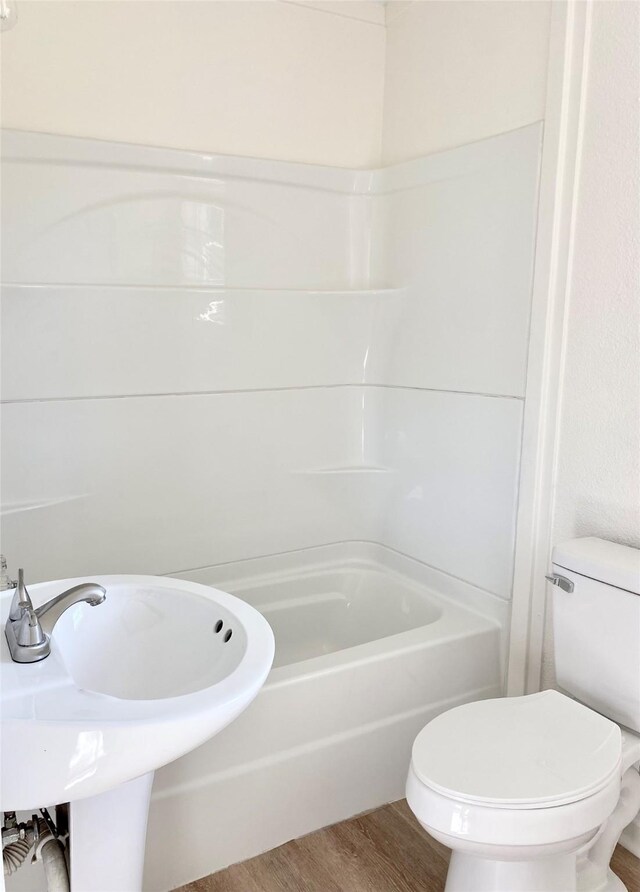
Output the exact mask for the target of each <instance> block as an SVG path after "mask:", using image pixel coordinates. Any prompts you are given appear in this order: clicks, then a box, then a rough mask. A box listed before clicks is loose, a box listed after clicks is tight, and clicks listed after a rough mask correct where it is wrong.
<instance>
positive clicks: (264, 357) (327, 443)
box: [2, 124, 541, 890]
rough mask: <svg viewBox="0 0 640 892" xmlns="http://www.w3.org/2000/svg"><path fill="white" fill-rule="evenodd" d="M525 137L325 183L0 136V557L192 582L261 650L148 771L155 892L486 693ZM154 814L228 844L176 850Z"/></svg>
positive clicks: (305, 812)
mask: <svg viewBox="0 0 640 892" xmlns="http://www.w3.org/2000/svg"><path fill="white" fill-rule="evenodd" d="M540 139H541V126H540V125H537V124H536V125H532V126H529V127H525V128H523V129H520V130H517V131H513V132H511V133H507V134H504V135H502V136H498V137H493V138H491V139H487V140H483V141H482V142H479V143H474V144H472V145H468V146H463V147H460V148H456V149H452V150H450V151H447V152H441V153H438V154H436V155H432V156H429V157H427V158H422V159H418V160H415V161H410V162H406V163H403V164H399V165H396V166H394V167H389V168H385V169H382V170H376V171H348V170H338V169H332V168H323V167H315V166H308V165H300V164H289V163H284V162H271V161H261V160H256V159H247V158H235V157H222V156H204V155H198V154H192V153H187V152H178V151H173V150H162V149H153V148H146V147H140V146H129V145H120V144H110V143H104V142H97V141H91V140H80V139H72V138H65V137H53V136H46V135H42V134H29V133H20V132H17V131H14V132H11V131H5V133H4V134H3V164H4V165H5V167H4V171H5V173H4V178H3V244H2V251H3V256H2V276H3V282H4V285H3V299H2V316H3V319H2V321H3V325H2V332H3V334H2V336H3V344H2V363H3V366H2V379H3V400H4V405H3V426H2V427H3V444H2V453H3V467H2V472H3V481H2V496H3V506H2V508H3V546H4V550H5V552H6V553H7V554H8V555H9V557H10V559H11V563H12V565H13V566H18V565H23V564H24V565H25V566H26V567H28V569H29V576H30V578H31V579H32V580H34V581H38V580H44V579H52V578H65V577H69V576H76V575H77V576H81V575H84V574H92V575H96V574H101V573H105V574H106V573H165V574H172V575H176V576H183V577H186V578H192V579H198V580H199V581H205V582H208V583H210V584H214V585H217V586H219V587H221V588H227V589H228V590H230V591H237V592H238V593H239V594H240V595H241V596H243V597H246V598H247V600H250V601H252V603H256V605H257V606H259V607H261V608H262V609H264V610H265V613H266V614H267V615H270V616H271V619H272V621H273V624H274V627H275V629H276V637H277V638H278V635H279V636H280V641H281V642H282V646H281V647H280V657H281V658H280V661H279V665H278V666H277V667H276V668H274V670H273V674H272V678H271V680H270V682H268V683H267V686H266V688H265V691H264V692H263V693H262V694H261V695H260V696H259V698H258V700H257V701H256V703H255V704H254V706H253V707H252V708H251V709H250V710H249V711H248V712H247V714H246V716H245V717H243V719H242V722H241V723H240V722H238V723H237V724H236V725H234V726H233V727H231V728H229V729H227V730H226V731H225V732H223V734H221V735H220V736H219V737H218V738H216V741H212V742H211V743H210V744H208V745H207V746H206V747H204V748H203V749H202V750H201V751H198V752H197V753H194V754H192V755H191V756H189V757H186V758H185V759H182V760H180V761H179V762H177V763H175V764H174V765H172V766H170V767H168V768H167V769H163V771H161V772H159V775H158V778H157V784H156V794H155V799H154V805H153V806H152V811H151V817H150V822H151V823H150V837H149V847H148V870H147V877H148V878H147V883H148V887H149V888H152V889H154V890H158V889H161V888H169V887H170V885H172V884H173V885H177V884H178V882H183V881H186V880H188V879H192V878H194V876H196V875H202V874H204V873H209V872H210V871H211V870H213V869H216V868H218V867H222V866H223V865H224V864H225V863H229V862H230V861H233V860H237V859H238V858H239V857H247V856H248V855H250V854H256V853H257V851H259V850H260V849H261V848H266V847H268V846H270V845H274V844H277V843H278V842H284V841H285V839H288V838H290V836H292V835H299V833H301V832H307V831H308V830H312V829H314V828H315V826H319V823H318V822H322V823H327V822H329V821H330V820H338V819H340V818H343V817H347V816H348V815H349V814H352V813H353V812H354V811H357V810H361V809H362V808H367V807H373V806H375V805H377V804H381V802H383V801H386V800H387V799H392V798H397V797H399V796H400V795H401V794H402V789H401V783H402V778H403V774H404V770H405V769H406V764H407V761H408V752H409V747H410V743H411V741H412V739H413V736H415V732H416V729H417V728H418V727H421V725H422V724H424V721H425V716H427V717H428V716H429V715H433V714H436V713H437V712H438V711H441V710H442V709H444V708H447V707H448V706H450V705H453V704H454V703H457V702H464V701H465V700H469V699H477V698H478V697H482V696H492V695H495V694H498V693H499V692H500V690H501V683H502V669H501V664H500V653H501V649H502V650H503V649H504V643H505V630H506V628H507V626H508V615H509V599H510V596H511V583H512V570H513V551H514V536H515V517H516V508H517V495H518V477H519V461H520V441H521V426H522V415H523V399H524V388H525V378H526V367H527V348H528V327H529V312H530V295H531V278H532V266H533V248H534V235H535V219H536V205H537V183H538V168H539V155H540ZM269 611H271V614H269ZM311 628H314V629H315V630H316V632H317V634H315V636H314V635H311V634H309V633H310V629H311ZM278 629H280V631H279V632H278ZM277 643H278V642H277ZM363 648H364V650H363ZM367 648H368V649H367ZM385 690H386V694H385ZM374 693H375V696H374ZM372 699H373V700H375V701H376V703H377V706H376V709H373V707H371V709H370V710H369V711H368V712H367V714H366V715H365V714H364V712H363V711H362V709H361V708H360V706H359V704H362V703H364V702H368V703H372ZM269 704H271V705H269ZM314 715H315V716H316V718H317V721H316V722H315V724H314V723H313V721H312V718H313V716H314ZM288 719H290V722H289V724H288ZM300 721H302V722H303V724H305V725H307V724H309V725H310V727H311V726H312V731H310V732H309V734H307V735H306V736H305V734H301V732H300V733H299V723H300ZM251 722H254V724H253V725H251ZM287 727H288V730H287ZM297 729H298V730H297ZM276 731H277V733H276ZM234 735H235V736H234ZM241 735H243V736H242V737H241ZM242 740H245V741H248V742H247V743H246V745H241V741H242ZM261 741H263V742H264V746H263V747H262V748H261V747H260V746H258V747H257V748H256V743H259V742H261ZM251 746H253V750H251ZM249 750H251V752H249ZM366 753H368V754H369V756H368V757H366V758H365V757H364V756H363V754H366ZM363 759H365V761H363ZM367 759H368V761H366V760H367ZM365 762H366V764H368V765H369V768H368V769H366V765H365ZM334 771H335V774H333V775H332V772H334ZM332 776H333V778H334V786H335V785H336V783H337V781H336V778H339V779H340V780H339V784H338V786H339V788H340V790H341V791H342V793H341V795H337V793H336V795H335V796H333V798H331V797H327V802H326V803H320V805H319V804H318V801H317V800H318V797H319V796H320V797H321V791H322V789H323V788H327V789H328V788H329V785H330V783H331V778H332ZM305 779H306V780H305ZM284 788H287V796H286V797H285V798H284V799H281V800H279V801H280V806H281V807H277V806H276V805H274V804H273V803H274V799H275V797H277V795H278V790H280V791H282V790H283V789H284ZM280 795H282V794H280ZM225 797H226V798H225ZM207 803H208V805H207ZM270 803H271V807H272V808H273V820H272V821H271V822H269V817H268V815H269V809H270ZM285 804H286V807H285ZM232 805H233V808H232ZM207 808H208V809H209V812H208V813H207ZM251 814H253V816H254V818H255V816H256V815H257V816H259V817H260V820H259V821H257V822H256V821H255V820H252V821H249V816H250V815H251ZM172 816H173V818H172ZM177 819H180V820H183V819H184V821H185V822H187V821H188V822H189V825H190V826H194V822H200V823H199V826H200V827H201V828H204V829H206V826H207V824H208V826H209V829H210V833H209V836H211V837H215V836H216V829H215V822H216V820H219V821H220V823H221V824H224V826H225V830H224V832H221V833H220V834H219V836H218V837H217V839H218V842H217V843H216V844H213V843H211V842H210V841H208V839H207V834H204V835H203V833H200V835H198V833H195V834H194V837H193V841H192V843H191V844H188V842H187V839H184V846H185V847H186V848H184V851H183V853H182V855H181V859H182V860H181V859H180V858H178V859H173V854H172V853H171V852H169V851H168V850H167V846H168V841H167V838H166V834H167V833H168V832H169V831H171V833H173V831H174V830H175V826H174V825H173V824H172V820H177ZM225 822H226V823H225ZM185 826H186V824H185ZM184 836H185V837H188V836H189V834H188V833H187V834H184ZM225 840H226V842H225ZM234 840H235V842H234ZM190 846H191V847H190ZM172 859H173V860H172ZM190 870H192V871H195V873H192V874H190V875H189V874H188V872H189V871H190ZM163 883H164V885H163Z"/></svg>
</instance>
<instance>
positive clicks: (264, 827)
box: [144, 542, 509, 892]
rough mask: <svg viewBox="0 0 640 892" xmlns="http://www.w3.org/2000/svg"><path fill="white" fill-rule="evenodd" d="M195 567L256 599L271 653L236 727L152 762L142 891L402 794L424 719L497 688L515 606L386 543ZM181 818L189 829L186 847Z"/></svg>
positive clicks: (159, 890)
mask: <svg viewBox="0 0 640 892" xmlns="http://www.w3.org/2000/svg"><path fill="white" fill-rule="evenodd" d="M180 575H181V576H183V575H185V574H184V573H182V572H181V573H180ZM186 575H187V576H188V578H189V579H192V580H194V581H197V582H201V583H205V584H206V583H208V584H211V585H215V586H217V587H219V588H222V589H224V590H227V591H231V592H233V593H234V594H236V595H238V596H239V597H241V598H242V599H243V600H246V601H247V602H248V603H250V604H251V605H252V606H253V607H255V608H256V609H257V610H259V611H260V612H261V613H262V614H263V615H264V616H265V617H266V618H267V619H268V621H269V624H270V625H271V627H272V629H273V631H274V634H275V639H276V658H275V661H274V667H273V669H272V670H271V672H270V674H269V677H268V679H267V681H266V683H265V685H264V687H263V688H262V690H261V691H260V693H259V695H258V696H257V698H256V699H255V701H254V702H253V703H252V704H251V706H250V707H249V709H247V711H246V712H245V713H244V714H243V715H241V716H240V717H239V718H238V719H237V721H236V722H235V723H234V724H233V725H232V726H230V727H229V728H226V729H225V730H224V731H222V733H221V734H219V735H218V736H217V737H216V738H214V739H213V740H211V741H209V742H208V743H206V744H204V745H203V746H201V747H199V748H198V749H196V750H194V751H193V752H191V753H190V754H189V755H187V756H186V757H184V758H182V759H180V760H178V761H176V762H174V763H172V764H171V765H168V766H166V767H165V768H163V769H161V771H159V772H158V773H157V775H156V782H155V785H154V793H153V797H152V802H151V808H150V813H149V833H148V844H147V859H146V867H145V884H144V888H145V889H146V890H148V892H164V890H169V889H172V888H176V887H179V886H181V885H183V884H185V883H187V882H189V881H192V880H195V879H197V878H198V877H202V876H205V875H207V874H209V873H213V872H214V871H216V870H219V869H221V868H223V867H225V866H227V865H229V864H232V863H235V862H238V861H242V860H245V859H247V858H250V857H253V856H254V855H257V854H259V853H260V852H263V851H266V850H267V849H271V848H274V847H275V846H278V845H280V844H282V843H284V842H286V841H287V840H289V839H293V838H296V837H299V836H302V835H304V834H306V833H310V832H312V831H314V830H317V829H319V828H320V827H324V826H327V825H328V824H332V823H335V822H337V821H340V820H343V819H345V818H348V817H351V816H353V815H354V814H357V813H359V812H363V811H366V810H368V809H372V808H375V807H377V806H379V805H382V804H384V803H386V802H390V801H392V800H394V799H399V798H401V797H402V796H403V795H404V785H405V781H406V772H407V766H408V764H409V759H410V753H411V746H412V743H413V740H414V739H415V737H416V735H417V733H418V731H420V730H421V728H422V727H423V726H424V725H425V724H426V722H427V721H429V720H430V719H431V718H434V717H435V716H436V715H438V714H439V713H440V712H442V711H444V710H445V709H448V708H450V707H452V706H455V705H458V704H460V703H465V702H468V701H470V700H478V699H482V698H486V697H496V696H499V695H500V694H501V692H502V659H501V654H502V652H503V647H504V642H505V635H504V629H505V628H506V627H507V623H508V610H509V607H508V603H507V602H505V601H502V600H501V599H500V598H497V597H494V596H491V595H488V594H487V593H486V592H482V591H481V590H479V589H476V588H474V587H473V586H471V585H469V584H467V583H464V582H462V581H461V580H458V579H455V578H453V577H450V576H447V574H444V573H441V572H439V571H436V570H433V569H432V568H429V567H427V566H426V565H424V564H421V563H420V562H418V561H415V560H413V559H411V558H407V557H406V556H404V555H401V554H399V553H397V552H394V551H393V550H391V549H389V548H385V547H383V546H380V545H376V544H373V543H363V542H344V543H338V544H335V545H330V546H321V547H318V548H313V549H307V550H304V551H300V552H292V553H289V554H286V555H274V556H272V557H266V558H259V559H253V560H248V561H242V562H237V563H234V564H227V565H220V566H217V567H210V568H206V569H203V570H197V571H193V572H191V573H187V574H186ZM176 814H180V815H181V817H182V818H183V819H184V820H185V821H187V822H188V824H189V827H190V832H189V834H188V835H187V837H183V838H182V840H181V845H180V846H179V847H178V848H176V847H175V846H174V845H173V844H172V841H173V836H172V834H173V830H172V819H173V816H175V815H176ZM221 814H223V815H224V819H223V820H220V819H219V815H221Z"/></svg>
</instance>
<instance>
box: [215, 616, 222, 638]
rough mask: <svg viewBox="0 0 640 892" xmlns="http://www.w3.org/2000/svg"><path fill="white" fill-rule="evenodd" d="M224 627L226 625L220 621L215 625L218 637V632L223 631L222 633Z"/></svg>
mask: <svg viewBox="0 0 640 892" xmlns="http://www.w3.org/2000/svg"><path fill="white" fill-rule="evenodd" d="M223 625H224V624H223V622H222V620H221V619H219V620H218V622H217V623H216V624H215V626H214V631H215V633H216V635H217V634H218V632H221V631H222V626H223Z"/></svg>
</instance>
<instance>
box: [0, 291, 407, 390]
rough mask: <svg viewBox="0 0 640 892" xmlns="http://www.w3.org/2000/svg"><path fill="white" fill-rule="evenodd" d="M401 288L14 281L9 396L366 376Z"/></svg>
mask: <svg viewBox="0 0 640 892" xmlns="http://www.w3.org/2000/svg"><path fill="white" fill-rule="evenodd" d="M400 300H402V296H401V295H400V294H399V293H396V292H393V291H367V292H359V291H335V292H326V291H324V292H322V291H315V292H314V291H295V290H290V291H275V290H272V291H256V290H242V289H237V290H230V289H223V288H221V289H199V288H198V289H195V288H158V287H151V286H145V287H142V286H137V287H131V286H113V285H108V286H104V285H103V286H98V285H86V286H82V285H76V286H69V285H5V286H4V287H3V289H2V302H1V318H2V326H1V328H2V350H1V363H2V366H1V367H2V386H3V398H4V399H5V400H25V399H52V398H70V397H74V398H75V397H98V396H113V395H134V394H162V393H166V394H168V393H196V392H214V391H216V392H217V391H229V390H250V389H260V390H268V389H276V388H283V387H313V386H320V385H326V386H335V385H340V384H359V383H363V382H364V380H365V373H366V370H367V368H368V365H369V364H370V361H371V353H372V330H373V326H374V324H375V320H376V319H378V318H379V317H382V316H384V315H385V314H386V312H387V311H386V310H385V309H384V308H385V307H386V306H387V305H388V304H393V305H395V304H396V303H397V302H398V301H400ZM52 332H55V333H56V335H55V337H52V336H51V333H52ZM380 334H382V332H380ZM26 355H28V356H29V357H30V359H29V362H24V357H25V356H26Z"/></svg>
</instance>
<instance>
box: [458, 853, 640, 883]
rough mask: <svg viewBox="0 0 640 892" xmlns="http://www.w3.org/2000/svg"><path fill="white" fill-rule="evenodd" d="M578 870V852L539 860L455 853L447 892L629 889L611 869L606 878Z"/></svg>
mask: <svg viewBox="0 0 640 892" xmlns="http://www.w3.org/2000/svg"><path fill="white" fill-rule="evenodd" d="M593 880H594V877H593V875H590V874H589V873H584V874H583V873H581V872H578V871H577V867H576V856H575V855H556V856H555V857H551V858H543V859H540V860H536V861H492V860H490V859H488V858H480V857H478V856H477V855H468V854H463V853H462V852H453V854H452V855H451V863H450V865H449V872H448V874H447V883H446V885H445V892H628V890H627V887H626V886H625V885H624V883H623V882H622V880H621V879H619V878H618V877H617V876H616V875H615V873H613V871H612V870H611V869H609V870H608V871H607V874H606V877H605V879H604V881H602V882H598V883H597V884H596V885H595V886H594V885H593V882H592V881H593Z"/></svg>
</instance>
